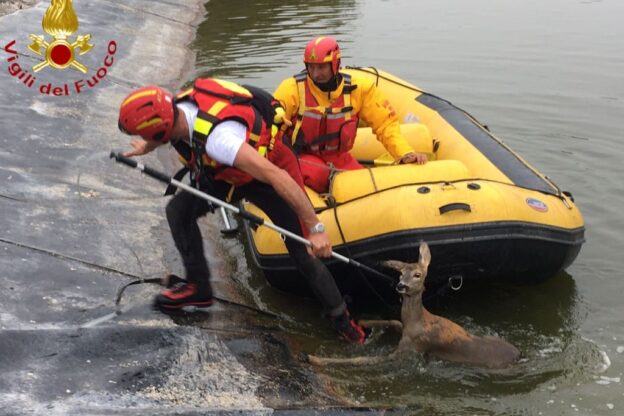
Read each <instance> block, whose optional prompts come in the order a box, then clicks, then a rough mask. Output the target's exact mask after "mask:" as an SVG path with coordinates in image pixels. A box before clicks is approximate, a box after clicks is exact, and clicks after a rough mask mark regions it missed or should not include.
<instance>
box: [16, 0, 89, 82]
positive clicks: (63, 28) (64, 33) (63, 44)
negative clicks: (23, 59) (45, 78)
mask: <svg viewBox="0 0 624 416" xmlns="http://www.w3.org/2000/svg"><path fill="white" fill-rule="evenodd" d="M41 26H42V27H43V30H44V31H45V32H46V33H47V34H48V35H50V36H51V37H52V42H49V43H48V42H47V41H46V40H45V37H44V35H33V34H31V35H30V39H32V43H31V44H30V46H28V49H30V50H31V51H33V52H34V53H36V54H37V55H39V56H43V57H44V60H43V61H42V62H40V63H38V64H36V65H35V66H33V68H32V70H33V72H38V71H40V70H42V69H43V68H45V67H47V66H50V67H52V68H55V69H65V68H68V67H73V68H75V69H77V70H78V71H80V72H82V73H83V74H86V73H87V71H88V68H87V67H86V66H85V65H83V64H81V63H80V62H78V61H77V60H76V54H78V55H84V54H85V53H87V52H89V51H90V50H91V48H93V45H92V44H91V43H89V41H90V40H91V35H90V34H86V35H79V36H77V37H76V39H75V40H74V41H73V42H71V43H70V39H69V38H70V36H71V35H73V34H74V33H75V32H76V31H78V26H79V24H78V17H77V16H76V12H74V7H73V6H72V0H52V2H51V4H50V7H48V9H47V10H46V12H45V14H44V15H43V20H42V21H41Z"/></svg>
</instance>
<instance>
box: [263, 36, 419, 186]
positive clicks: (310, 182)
mask: <svg viewBox="0 0 624 416" xmlns="http://www.w3.org/2000/svg"><path fill="white" fill-rule="evenodd" d="M303 62H304V63H305V65H306V70H305V71H303V72H301V73H299V74H297V75H295V76H293V77H290V78H287V79H285V80H284V81H282V83H281V84H280V85H279V86H278V87H277V89H276V90H275V93H274V94H273V95H274V97H275V98H276V99H277V100H279V101H280V103H281V104H282V106H283V108H284V111H285V115H284V118H285V119H287V120H290V122H291V123H292V125H291V126H290V127H289V128H288V129H287V130H286V133H285V134H286V136H287V137H289V138H290V140H291V142H292V144H293V147H294V149H295V151H296V152H297V154H298V156H299V162H300V166H301V172H302V174H303V179H304V183H305V184H306V185H307V186H309V187H310V188H312V189H314V190H315V191H317V192H327V190H328V187H329V177H330V174H331V173H332V169H335V170H338V171H340V170H352V169H361V168H362V166H361V165H360V164H359V163H358V162H357V161H356V160H355V159H354V158H353V157H352V156H351V155H350V154H349V150H351V148H352V147H353V143H354V141H355V136H356V133H357V127H358V120H359V119H360V118H361V119H362V120H363V121H364V123H366V125H367V126H369V127H371V128H372V129H373V132H374V133H375V134H376V135H377V138H378V140H379V141H380V142H381V143H382V144H383V145H384V147H385V148H386V150H387V151H388V152H389V153H390V154H391V155H392V156H393V157H394V158H395V159H396V160H397V161H399V162H400V163H418V164H424V163H426V162H427V156H426V155H424V154H422V153H416V152H415V151H414V149H412V147H411V146H410V145H409V144H408V143H407V141H406V140H405V138H404V137H403V135H402V134H401V132H400V129H399V121H398V119H397V117H396V114H395V112H394V110H393V109H392V107H391V106H390V103H389V102H388V101H387V100H386V99H385V98H384V97H383V95H382V94H381V92H380V91H379V90H378V89H377V87H376V86H375V84H374V83H373V82H372V81H369V80H364V79H360V78H359V77H358V76H351V75H349V74H346V73H342V72H340V71H339V68H340V48H339V46H338V43H337V42H336V40H335V39H333V38H331V37H319V38H316V39H313V40H312V41H310V42H309V43H308V45H307V46H306V48H305V51H304V58H303Z"/></svg>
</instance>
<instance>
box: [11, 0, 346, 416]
mask: <svg viewBox="0 0 624 416" xmlns="http://www.w3.org/2000/svg"><path fill="white" fill-rule="evenodd" d="M9 3H10V4H9ZM33 3H34V2H28V1H26V2H22V3H21V4H22V5H23V6H32V7H22V8H21V9H20V8H19V5H20V4H19V2H0V7H2V8H0V12H2V13H4V14H5V15H4V16H0V43H1V46H2V49H1V50H0V53H1V55H2V56H1V59H0V61H1V67H2V70H1V74H0V89H1V90H2V91H3V93H2V94H1V95H0V112H1V114H2V116H1V117H0V211H1V212H2V215H1V216H0V229H1V230H2V231H0V287H2V290H1V291H0V304H1V305H2V311H0V369H1V370H2V374H3V377H2V378H1V379H0V392H2V394H0V408H1V409H2V410H0V414H17V415H21V414H24V415H26V414H29V415H30V414H46V415H50V414H51V415H54V414H58V415H61V414H62V415H65V414H109V415H110V414H132V415H134V414H169V413H175V414H200V413H201V414H206V413H210V412H214V413H219V414H222V413H228V412H239V411H242V412H244V413H245V412H249V413H253V414H258V413H261V414H262V413H271V412H273V411H275V410H280V409H281V410H283V411H287V410H288V409H308V410H310V409H315V408H316V409H318V408H324V407H325V406H328V405H329V406H331V405H335V404H336V402H335V401H334V399H332V398H331V397H330V396H329V395H327V394H326V393H322V392H321V390H322V388H321V386H320V383H319V382H318V380H317V378H316V377H315V376H314V374H313V372H312V371H310V370H309V369H307V368H306V367H305V366H303V367H302V366H301V365H300V364H298V362H297V361H296V360H293V358H291V357H292V351H291V350H290V349H289V347H288V342H287V335H286V333H287V331H282V330H281V328H283V327H284V325H285V324H284V322H286V325H287V320H286V319H284V318H282V317H277V318H276V317H266V316H264V317H263V316H262V315H261V314H258V313H256V312H254V311H250V310H247V309H244V308H240V307H237V306H233V305H231V304H225V303H220V304H218V305H216V306H215V307H214V308H212V309H213V310H212V311H211V313H209V314H200V315H195V316H191V317H174V318H172V317H169V316H165V315H162V314H160V313H158V312H154V311H152V310H151V308H150V299H151V298H152V297H153V296H154V294H156V293H157V290H158V289H157V288H155V287H150V285H138V286H133V287H131V288H129V289H128V290H127V291H126V294H125V296H124V299H123V302H122V303H123V305H124V313H123V314H121V315H120V316H116V317H114V318H113V319H110V320H106V321H104V322H102V323H100V324H99V325H95V326H92V327H89V328H81V326H82V325H84V324H85V323H88V322H93V321H94V320H95V319H98V318H99V317H102V316H106V315H107V314H110V313H111V312H113V311H114V309H113V301H114V295H115V293H116V291H117V288H118V287H119V286H120V285H121V284H123V283H127V282H129V281H130V280H131V279H132V278H133V277H138V276H140V277H154V276H157V275H159V274H160V273H162V272H163V271H165V270H170V271H174V272H178V273H179V272H181V270H180V264H179V261H178V259H177V255H176V252H175V250H174V248H173V243H172V241H171V238H170V236H169V233H168V230H167V226H166V223H165V221H164V205H165V203H166V200H165V199H164V198H162V197H161V195H162V191H163V189H162V186H161V185H160V184H158V183H156V182H155V181H153V180H152V179H150V178H146V177H142V176H141V175H139V174H138V173H137V172H135V171H131V170H129V169H127V168H125V167H122V166H119V165H117V164H115V163H113V162H112V161H111V160H110V159H109V152H110V150H111V149H122V148H127V147H128V138H127V137H126V136H123V135H122V134H120V133H119V132H118V131H117V109H118V105H119V102H120V101H121V99H122V98H123V97H124V96H125V95H126V94H127V93H128V92H129V91H130V90H131V89H132V88H135V87H137V86H141V85H146V84H159V85H163V86H168V87H170V88H174V89H175V88H177V87H179V86H181V84H183V83H184V82H185V81H186V77H187V74H188V73H189V71H191V70H192V63H193V54H192V53H191V51H190V50H189V48H188V45H189V43H190V42H191V41H192V39H193V37H194V34H195V30H196V25H197V24H198V22H200V21H201V19H203V17H204V9H203V4H202V2H200V1H197V0H185V1H177V2H168V1H144V0H136V1H132V0H127V1H106V0H85V1H76V2H74V9H75V12H76V15H77V17H78V20H79V23H80V26H79V28H78V29H77V30H76V31H75V33H72V35H71V36H70V38H69V39H71V40H76V37H77V36H79V35H86V34H90V35H91V39H90V42H91V44H93V45H94V46H93V49H91V50H89V51H87V53H84V54H83V55H79V54H78V53H76V56H75V60H76V64H75V65H72V66H71V67H68V68H66V69H62V70H58V69H54V68H51V67H50V65H47V66H46V64H45V49H46V48H47V47H50V46H51V45H52V41H53V39H52V38H51V36H50V35H49V34H46V33H45V32H44V31H43V30H42V25H41V21H42V17H43V15H44V13H45V11H46V9H47V8H48V7H49V6H50V2H40V3H37V4H34V5H33ZM31 34H33V35H37V36H42V37H43V39H44V40H45V42H47V43H42V42H40V44H39V47H40V48H41V49H40V53H41V54H40V55H38V54H36V53H35V52H33V51H32V50H31V49H29V45H31V43H32V41H33V39H32V38H31V37H29V35H31ZM76 41H77V40H76ZM71 47H72V48H78V49H79V46H77V45H73V44H72V45H71ZM82 47H85V45H84V44H83V45H82ZM78 49H76V51H78ZM37 65H39V66H41V65H43V68H42V69H40V70H39V71H34V69H33V67H35V66H37ZM80 66H84V67H86V68H87V71H86V73H83V72H81V71H80V70H77V69H79V67H80ZM144 160H145V161H146V163H150V164H153V165H155V166H160V164H159V161H158V160H157V157H156V156H152V155H150V157H146V158H144ZM202 227H204V230H205V232H206V235H208V234H218V228H219V224H218V223H216V219H207V220H205V221H203V223H202ZM206 251H207V253H208V255H210V257H211V258H212V259H213V261H212V262H211V267H212V269H213V274H214V276H215V283H216V284H215V286H216V288H217V292H218V294H219V295H220V296H222V297H225V298H228V299H235V300H237V301H241V299H238V298H237V297H236V296H237V290H236V287H235V286H233V283H232V282H231V279H229V276H230V274H232V273H234V272H235V268H236V267H237V266H236V265H232V264H231V263H232V262H230V261H228V260H227V259H226V258H225V255H224V254H223V253H222V252H220V248H219V247H218V246H216V245H214V244H210V242H207V244H206Z"/></svg>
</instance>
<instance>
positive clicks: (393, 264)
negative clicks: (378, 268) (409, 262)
mask: <svg viewBox="0 0 624 416" xmlns="http://www.w3.org/2000/svg"><path fill="white" fill-rule="evenodd" d="M381 264H382V265H384V266H386V267H389V268H391V269H394V270H398V271H401V270H403V269H404V268H405V263H403V262H402V261H399V260H386V261H383V262H381Z"/></svg>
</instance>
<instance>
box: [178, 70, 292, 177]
mask: <svg viewBox="0 0 624 416" xmlns="http://www.w3.org/2000/svg"><path fill="white" fill-rule="evenodd" d="M252 91H253V93H252ZM184 100H191V101H192V102H193V103H195V104H196V105H197V107H198V108H199V111H198V113H197V119H196V120H195V125H194V126H193V140H192V145H191V146H190V148H189V146H188V144H187V143H183V142H182V141H180V142H177V143H175V144H174V147H175V148H176V150H177V151H178V153H180V155H181V156H182V157H183V158H184V159H185V160H186V162H187V164H188V166H189V167H190V168H191V169H192V171H194V173H195V175H204V176H210V177H211V179H212V180H221V181H225V182H228V183H231V184H232V185H234V186H241V185H245V184H247V183H249V182H251V181H252V180H253V177H252V176H251V175H249V174H247V173H245V172H243V171H241V170H239V169H237V168H235V167H232V166H227V165H223V164H221V163H219V162H217V161H216V160H214V159H212V158H210V156H209V155H208V154H207V153H206V150H205V149H206V141H207V140H209V139H208V136H209V135H210V133H211V132H212V131H213V129H214V128H215V127H216V126H217V125H218V124H219V123H221V122H223V121H225V120H235V121H238V122H240V123H242V124H244V125H245V126H246V127H247V135H246V138H245V139H246V141H247V143H248V144H249V145H251V146H252V147H253V148H254V149H256V150H257V151H258V153H259V154H260V155H261V156H263V157H266V158H268V160H269V161H271V162H272V163H273V164H275V165H276V166H278V167H280V168H282V169H284V170H286V171H287V172H288V173H289V174H290V175H291V176H292V177H293V179H295V181H296V182H297V183H299V184H300V186H301V187H302V188H303V181H302V180H301V179H300V178H301V174H300V172H299V170H298V165H297V164H296V159H295V158H294V156H293V155H292V151H290V149H285V150H288V151H290V157H289V156H288V151H284V149H281V148H282V146H284V144H283V143H282V141H281V132H279V130H278V129H277V127H275V126H273V125H272V120H273V107H272V102H271V96H270V95H269V94H268V93H265V92H264V91H262V90H259V89H257V88H254V87H243V86H240V85H238V84H235V83H233V82H230V81H224V80H219V79H214V78H205V79H201V78H200V79H197V80H196V81H195V84H194V85H193V88H191V89H189V90H187V91H184V92H182V93H180V94H178V96H177V97H176V102H181V101H184ZM262 100H264V101H263V102H260V101H262ZM268 126H272V127H268ZM272 133H273V134H272ZM277 133H279V134H277ZM293 160H294V166H293Z"/></svg>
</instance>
